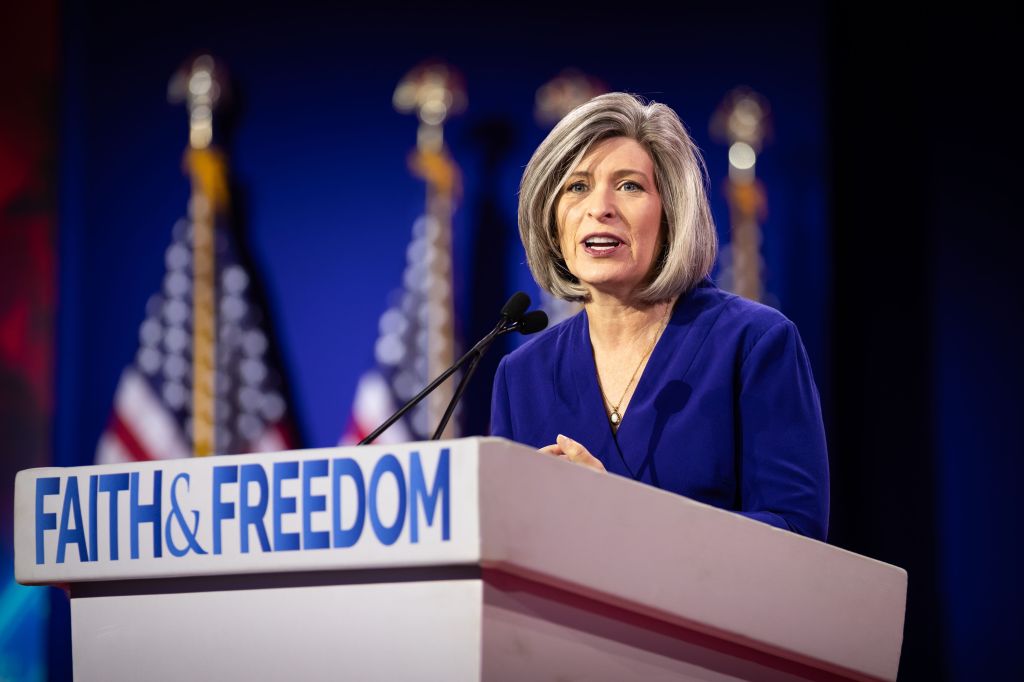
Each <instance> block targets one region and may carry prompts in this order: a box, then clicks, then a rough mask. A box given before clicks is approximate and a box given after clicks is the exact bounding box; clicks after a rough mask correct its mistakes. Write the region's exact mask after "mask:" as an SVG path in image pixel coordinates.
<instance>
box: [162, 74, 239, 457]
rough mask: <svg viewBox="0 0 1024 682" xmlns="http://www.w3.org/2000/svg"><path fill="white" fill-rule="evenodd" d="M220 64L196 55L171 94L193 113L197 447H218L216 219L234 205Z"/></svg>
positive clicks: (188, 167)
mask: <svg viewBox="0 0 1024 682" xmlns="http://www.w3.org/2000/svg"><path fill="white" fill-rule="evenodd" d="M218 75H219V74H218V68H217V64H216V62H215V61H214V59H213V58H212V57H211V56H209V55H201V56H199V57H196V58H195V59H193V60H191V61H190V62H189V63H188V64H186V66H185V67H184V68H183V69H182V70H181V71H179V72H178V73H177V74H175V77H174V78H173V79H172V81H171V88H170V91H171V93H170V94H171V97H172V99H178V100H179V101H184V103H185V105H186V107H187V109H188V114H189V146H188V148H187V149H186V151H185V158H184V165H185V172H186V173H187V174H188V175H189V178H190V180H191V184H192V195H191V198H190V200H189V218H190V221H191V224H192V276H193V280H192V325H193V326H192V344H193V345H192V372H193V377H192V409H191V413H192V451H193V455H194V456H196V457H205V456H208V455H212V454H214V451H215V448H216V414H215V409H216V408H215V405H216V403H215V400H216V393H215V391H216V375H217V366H216V353H217V286H216V272H217V262H216V223H217V216H218V215H219V214H221V213H223V212H224V211H225V210H226V209H227V206H228V184H227V168H226V162H225V159H224V156H223V154H221V153H220V152H219V151H218V150H217V149H216V148H214V147H213V112H214V108H215V107H216V105H217V103H218V101H219V100H220V98H221V94H222V87H223V86H222V84H221V82H220V81H219V80H218V78H217V76H218Z"/></svg>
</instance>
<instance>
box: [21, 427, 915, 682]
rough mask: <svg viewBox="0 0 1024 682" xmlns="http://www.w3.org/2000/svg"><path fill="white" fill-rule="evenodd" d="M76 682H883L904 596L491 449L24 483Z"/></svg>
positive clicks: (24, 573) (24, 541)
mask: <svg viewBox="0 0 1024 682" xmlns="http://www.w3.org/2000/svg"><path fill="white" fill-rule="evenodd" d="M15 524H16V530H15V551H16V559H15V564H16V565H15V569H16V575H17V578H18V580H19V581H20V582H22V583H25V584H66V585H69V586H70V594H71V622H72V643H73V656H74V669H75V678H76V679H77V680H83V681H84V680H139V679H146V680H175V681H177V680H182V679H190V680H242V679H244V680H320V679H323V680H481V679H483V680H563V679H564V680H615V681H621V680H688V679H695V680H735V679H741V680H806V679H816V680H832V679H853V680H875V679H881V680H894V679H896V672H897V668H898V664H899V656H900V648H901V644H902V636H903V617H904V609H905V603H906V587H907V575H906V572H905V571H903V570H902V569H900V568H897V567H894V566H890V565H887V564H883V563H881V562H878V561H874V560H872V559H868V558H866V557H862V556H858V555H855V554H852V553H850V552H847V551H844V550H841V549H838V548H836V547H831V546H829V545H827V544H824V543H821V542H817V541H814V540H809V539H807V538H803V537H800V536H797V535H795V534H792V533H788V532H785V531H781V530H777V529H775V528H771V527H769V526H767V525H764V524H761V523H758V522H756V521H751V520H749V519H746V518H743V517H740V516H738V515H736V514H732V513H730V512H726V511H722V510H719V509H715V508H712V507H709V506H707V505H704V504H700V503H697V502H694V501H692V500H689V499H686V498H684V497H680V496H678V495H674V494H671V493H667V492H664V491H661V490H657V489H654V488H651V487H649V486H646V485H642V484H639V483H636V482H634V481H630V480H627V479H624V478H621V477H618V476H614V475H609V474H601V473H597V472H593V471H590V470H588V469H585V468H583V467H580V466H578V465H574V464H571V463H568V462H564V461H560V460H557V459H555V458H552V457H550V456H547V455H542V454H540V453H537V452H535V451H533V450H530V449H528V448H525V447H522V446H519V445H516V444H514V443H510V442H508V441H504V440H501V439H493V438H473V439H462V440H455V441H447V442H440V443H408V444H404V445H401V446H369V447H363V448H332V449H322V450H305V451H294V452H282V453H277V454H272V455H266V454H261V455H241V456H234V457H211V458H202V459H193V460H173V461H164V462H146V463H137V464H123V465H111V466H98V467H81V468H75V469H55V468H48V469H32V470H27V471H22V472H20V473H19V474H18V478H17V483H16V494H15Z"/></svg>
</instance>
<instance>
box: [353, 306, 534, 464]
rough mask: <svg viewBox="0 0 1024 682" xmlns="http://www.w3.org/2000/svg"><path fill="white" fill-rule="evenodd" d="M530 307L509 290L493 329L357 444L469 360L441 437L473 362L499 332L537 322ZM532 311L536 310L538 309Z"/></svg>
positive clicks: (378, 431)
mask: <svg viewBox="0 0 1024 682" xmlns="http://www.w3.org/2000/svg"><path fill="white" fill-rule="evenodd" d="M529 307H530V297H529V296H527V295H526V294H525V293H523V292H522V291H517V292H516V293H514V294H512V297H511V298H509V299H508V301H507V302H506V303H505V305H504V306H502V308H501V318H500V319H499V320H498V324H497V325H495V327H494V329H492V330H491V331H490V332H489V333H488V334H487V335H486V336H485V337H484V338H482V339H480V340H479V341H478V342H477V344H476V345H475V346H473V347H472V348H471V349H469V352H467V353H466V354H465V355H463V356H462V357H461V358H459V359H458V360H456V362H455V364H454V365H452V366H451V367H449V368H448V369H446V370H445V371H444V372H442V373H441V374H440V375H439V376H438V377H437V378H436V379H434V380H433V381H431V382H430V383H429V384H427V385H426V386H425V387H424V388H423V390H422V391H420V392H419V393H417V394H416V395H415V396H413V397H412V398H411V399H410V400H409V401H408V402H407V403H405V405H402V407H400V408H399V409H398V411H397V412H395V413H394V414H393V415H391V416H390V417H388V418H387V420H385V421H384V423H383V424H381V425H380V426H378V427H377V428H376V429H374V430H373V432H372V433H370V435H368V436H367V437H366V438H364V439H362V440H361V441H359V445H366V444H367V443H372V442H373V441H374V440H376V439H377V437H378V436H380V434H382V433H384V432H385V431H387V430H388V429H389V428H390V427H391V425H392V424H394V423H395V422H396V421H398V420H399V419H401V418H402V416H403V415H404V414H405V413H406V412H408V411H409V410H411V409H412V408H414V407H415V406H416V405H418V404H419V403H420V401H422V400H423V399H424V398H426V397H427V396H428V395H429V394H430V393H431V392H432V391H433V390H434V389H436V388H437V387H438V386H440V385H441V384H442V383H443V382H444V381H445V379H447V378H448V377H450V376H451V375H452V374H454V373H455V372H456V371H457V370H458V369H459V368H460V367H462V366H463V365H464V364H466V363H467V362H470V361H472V365H471V368H470V369H469V370H468V371H467V373H466V376H465V377H463V378H462V381H461V382H460V383H459V386H458V388H457V389H456V393H455V397H454V398H453V399H452V401H451V402H450V403H449V405H448V409H447V410H446V411H445V416H444V418H443V419H442V422H441V425H440V426H439V427H438V430H437V432H436V433H435V435H434V440H437V439H438V438H440V435H441V432H442V431H444V427H445V426H447V424H448V420H449V419H450V418H451V413H452V412H453V411H454V410H455V403H456V402H457V401H458V398H459V397H460V396H461V395H462V392H463V391H464V390H465V384H466V382H467V381H468V379H469V377H470V376H472V374H473V370H474V369H475V368H476V363H477V362H479V361H480V358H481V357H482V356H483V354H484V353H485V352H486V351H487V349H488V348H489V347H490V345H491V343H492V342H493V341H494V339H496V338H498V337H499V336H501V335H502V334H507V333H508V332H512V331H520V330H521V329H522V328H523V324H524V321H525V320H526V319H527V318H529V319H530V320H531V322H530V325H531V327H533V326H536V325H537V322H536V320H537V319H538V318H537V316H536V315H535V314H534V313H526V310H527V308H529ZM534 312H535V313H536V312H540V311H534ZM541 315H544V313H543V312H541ZM545 325H547V315H544V324H543V325H541V326H539V327H537V328H536V329H535V330H534V331H540V330H541V329H543V328H544V326H545ZM523 333H530V332H523Z"/></svg>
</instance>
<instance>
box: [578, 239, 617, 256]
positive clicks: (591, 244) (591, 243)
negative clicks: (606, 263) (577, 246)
mask: <svg viewBox="0 0 1024 682" xmlns="http://www.w3.org/2000/svg"><path fill="white" fill-rule="evenodd" d="M620 246H622V242H621V241H620V240H618V239H616V238H614V237H597V236H595V237H588V238H587V239H586V240H584V242H583V249H584V250H585V251H586V252H587V253H589V254H591V255H594V256H600V255H605V254H609V253H612V252H613V251H615V250H616V249H618V248H619V247H620Z"/></svg>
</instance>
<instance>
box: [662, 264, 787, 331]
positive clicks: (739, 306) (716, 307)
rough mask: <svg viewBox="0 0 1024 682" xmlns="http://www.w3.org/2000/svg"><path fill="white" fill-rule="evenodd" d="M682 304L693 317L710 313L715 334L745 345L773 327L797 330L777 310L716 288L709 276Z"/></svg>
mask: <svg viewBox="0 0 1024 682" xmlns="http://www.w3.org/2000/svg"><path fill="white" fill-rule="evenodd" d="M684 306H685V307H687V308H690V309H691V311H692V312H691V314H693V315H694V316H696V317H702V316H710V317H712V318H713V320H714V323H713V324H712V325H711V330H712V331H713V332H714V333H716V335H719V336H722V335H726V336H730V337H734V338H735V339H736V340H737V341H739V342H740V343H742V344H743V345H746V346H748V347H749V346H752V345H753V344H755V343H757V341H758V339H760V338H761V337H762V336H763V335H764V334H765V333H766V332H768V331H769V330H772V329H775V328H776V327H778V328H779V330H783V329H785V330H786V331H787V332H790V331H791V332H793V333H795V332H796V327H795V326H794V325H793V322H792V321H790V319H789V318H788V317H786V316H785V315H784V314H782V313H781V312H780V311H779V310H777V309H775V308H773V307H771V306H768V305H765V304H763V303H758V302H757V301H751V300H750V299H746V298H743V297H742V296H737V295H736V294H733V293H731V292H728V291H725V290H723V289H719V288H718V286H716V285H715V284H714V283H713V282H711V280H709V279H708V280H704V282H701V284H700V285H699V286H698V287H697V288H695V289H694V290H693V291H692V292H690V294H688V296H687V300H686V301H685V302H684ZM681 307H682V306H681ZM677 312H680V311H677ZM681 312H683V313H684V314H685V312H686V311H685V310H683V311H681Z"/></svg>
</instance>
